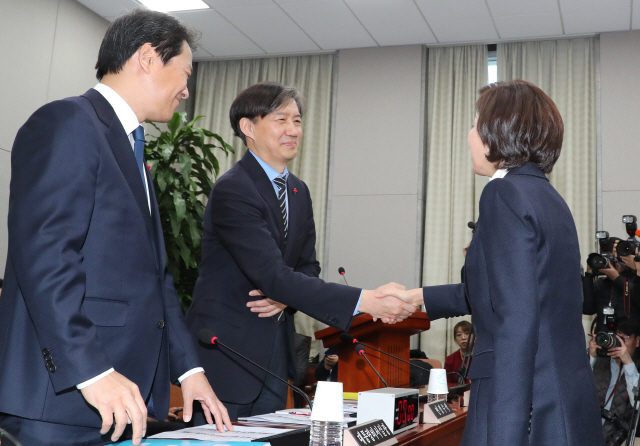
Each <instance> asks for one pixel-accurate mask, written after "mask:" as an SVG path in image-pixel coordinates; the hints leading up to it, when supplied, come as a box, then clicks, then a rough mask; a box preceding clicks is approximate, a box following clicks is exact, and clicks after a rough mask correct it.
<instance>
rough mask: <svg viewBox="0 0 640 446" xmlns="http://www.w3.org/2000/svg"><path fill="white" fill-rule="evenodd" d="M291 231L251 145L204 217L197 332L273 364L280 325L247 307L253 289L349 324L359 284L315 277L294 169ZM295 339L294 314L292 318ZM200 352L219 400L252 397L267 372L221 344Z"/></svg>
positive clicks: (305, 203) (193, 320)
mask: <svg viewBox="0 0 640 446" xmlns="http://www.w3.org/2000/svg"><path fill="white" fill-rule="evenodd" d="M287 194H288V200H289V232H288V237H287V243H286V244H285V243H284V236H283V231H284V224H283V222H282V217H281V216H280V210H279V206H278V200H277V197H276V194H275V191H274V188H273V185H272V183H271V182H270V181H269V177H268V176H267V174H266V173H265V172H264V170H263V169H262V167H261V166H260V164H259V163H258V162H257V161H256V159H255V158H254V156H253V155H252V154H251V153H249V152H248V151H247V153H246V154H245V155H244V157H243V158H242V159H241V160H240V161H239V162H237V163H236V164H235V165H234V166H233V167H232V168H231V169H230V170H229V171H228V172H227V173H225V174H224V175H222V176H221V177H220V178H219V179H218V181H216V184H215V186H214V188H213V190H212V192H211V196H210V198H209V202H208V204H207V209H206V211H205V217H204V234H203V238H202V261H201V263H200V277H199V278H198V281H197V283H196V287H195V290H194V295H193V303H192V305H191V308H190V310H189V313H188V315H187V324H188V325H189V327H190V329H191V331H192V333H193V334H194V335H197V333H198V331H199V330H200V329H202V328H210V329H212V330H214V332H215V333H216V334H217V335H218V337H219V338H220V341H221V342H223V343H227V344H228V345H229V346H231V347H232V348H234V349H236V350H238V351H240V352H241V353H243V354H245V355H247V356H249V357H250V358H251V359H253V360H254V361H256V362H257V363H258V364H260V365H262V366H264V367H266V366H267V365H268V364H269V359H270V356H271V350H272V348H273V342H274V337H275V333H276V328H277V324H276V323H274V322H273V320H272V319H271V318H259V317H258V315H257V314H255V313H252V312H251V311H250V310H249V308H248V307H247V306H246V304H247V302H248V301H250V300H255V299H256V298H254V297H251V296H249V291H251V290H253V289H260V290H262V292H263V293H264V294H265V295H266V296H267V297H269V298H271V299H273V300H276V301H278V302H281V303H284V304H286V305H288V306H289V307H291V308H293V309H295V310H300V311H302V312H304V313H306V314H308V315H310V316H312V317H314V318H316V319H318V320H320V321H321V322H324V323H326V324H328V325H332V326H334V327H337V328H340V329H342V330H348V329H349V326H350V324H351V321H352V319H353V311H354V309H355V306H356V303H357V301H358V298H359V296H360V291H361V290H360V289H358V288H353V287H347V286H344V285H339V284H335V283H326V282H324V281H322V280H321V279H318V278H317V276H318V274H319V273H320V265H319V264H318V261H317V260H316V251H315V243H316V237H315V224H314V220H313V211H312V208H311V197H310V196H309V190H308V189H307V186H306V184H305V183H303V182H302V181H300V180H299V179H298V178H296V177H295V176H294V175H292V174H289V179H288V181H287ZM287 324H288V327H287V328H288V331H289V334H290V336H289V339H290V340H291V339H292V336H291V335H292V332H293V318H292V317H291V316H289V317H288V318H287ZM199 353H200V358H201V360H202V363H203V364H204V368H205V371H206V373H207V376H208V377H209V379H210V381H211V383H212V385H213V388H214V390H215V392H216V394H217V395H218V397H219V398H220V399H222V400H223V401H228V402H233V403H236V404H246V403H249V402H251V401H253V400H254V399H255V398H256V397H257V396H258V393H259V392H260V389H261V388H262V383H263V381H264V377H265V373H264V372H262V371H261V370H259V369H258V368H256V367H255V366H253V365H251V364H248V363H246V361H244V360H242V359H239V358H236V357H235V356H233V355H231V354H230V353H225V352H224V350H223V349H218V348H217V347H205V346H202V345H200V348H199Z"/></svg>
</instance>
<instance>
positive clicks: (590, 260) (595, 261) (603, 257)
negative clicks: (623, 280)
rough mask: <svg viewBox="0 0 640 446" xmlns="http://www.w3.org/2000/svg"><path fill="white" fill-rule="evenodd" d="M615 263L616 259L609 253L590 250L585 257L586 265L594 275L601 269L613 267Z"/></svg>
mask: <svg viewBox="0 0 640 446" xmlns="http://www.w3.org/2000/svg"><path fill="white" fill-rule="evenodd" d="M616 263H618V259H616V258H615V257H614V256H612V255H611V254H598V253H596V252H592V253H591V254H589V257H587V265H589V267H590V268H591V271H593V274H595V275H596V276H597V275H598V274H600V270H601V269H604V268H610V267H613V266H615V264H616Z"/></svg>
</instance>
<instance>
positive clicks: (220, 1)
mask: <svg viewBox="0 0 640 446" xmlns="http://www.w3.org/2000/svg"><path fill="white" fill-rule="evenodd" d="M203 1H204V2H205V3H206V4H207V5H209V6H211V7H212V8H214V9H217V8H233V7H238V6H252V5H268V4H273V0H203Z"/></svg>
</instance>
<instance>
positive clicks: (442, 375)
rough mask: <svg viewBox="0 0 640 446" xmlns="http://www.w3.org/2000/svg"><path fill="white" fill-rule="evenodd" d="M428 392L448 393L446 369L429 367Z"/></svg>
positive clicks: (436, 393)
mask: <svg viewBox="0 0 640 446" xmlns="http://www.w3.org/2000/svg"><path fill="white" fill-rule="evenodd" d="M427 391H428V392H429V393H431V394H434V395H446V394H447V393H449V386H448V385H447V371H446V370H445V369H431V370H430V372H429V388H428V390H427Z"/></svg>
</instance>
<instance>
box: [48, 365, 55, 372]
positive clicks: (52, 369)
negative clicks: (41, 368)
mask: <svg viewBox="0 0 640 446" xmlns="http://www.w3.org/2000/svg"><path fill="white" fill-rule="evenodd" d="M47 370H49V372H51V373H55V372H56V370H57V369H56V366H55V365H52V366H48V367H47Z"/></svg>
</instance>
